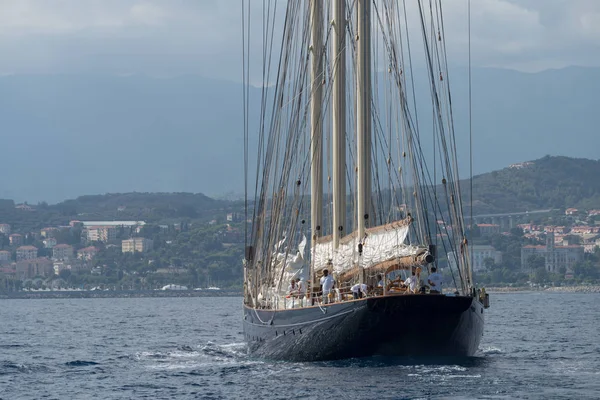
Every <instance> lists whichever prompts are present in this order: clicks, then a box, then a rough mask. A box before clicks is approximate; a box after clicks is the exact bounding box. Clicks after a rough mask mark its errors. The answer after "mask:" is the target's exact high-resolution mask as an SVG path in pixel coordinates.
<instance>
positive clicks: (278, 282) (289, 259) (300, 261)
mask: <svg viewBox="0 0 600 400" xmlns="http://www.w3.org/2000/svg"><path fill="white" fill-rule="evenodd" d="M285 240H286V238H283V239H282V240H281V241H280V242H279V243H278V244H277V245H276V246H275V253H274V257H273V261H272V263H273V269H272V270H273V272H274V274H276V275H275V276H274V282H275V287H276V288H279V294H286V292H287V287H288V284H289V283H290V281H291V279H292V278H294V279H295V278H300V279H301V280H303V281H305V280H306V278H307V277H306V276H305V275H306V273H305V270H304V249H305V248H306V236H304V235H302V241H301V242H300V244H299V245H298V251H297V252H296V254H286V253H285V252H281V249H280V248H281V246H282V245H283V243H285ZM282 269H283V273H282Z"/></svg>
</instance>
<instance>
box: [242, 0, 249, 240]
mask: <svg viewBox="0 0 600 400" xmlns="http://www.w3.org/2000/svg"><path fill="white" fill-rule="evenodd" d="M245 5H246V2H245V0H242V81H243V85H242V108H243V115H244V117H243V118H244V122H243V124H244V249H245V248H246V247H247V246H248V106H247V97H246V91H247V90H248V88H247V86H246V85H247V83H248V81H247V79H246V29H245V27H246V26H245ZM248 30H249V29H248ZM248 36H249V34H248ZM249 41H250V40H249V39H248V42H249Z"/></svg>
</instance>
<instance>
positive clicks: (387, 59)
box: [243, 0, 489, 361]
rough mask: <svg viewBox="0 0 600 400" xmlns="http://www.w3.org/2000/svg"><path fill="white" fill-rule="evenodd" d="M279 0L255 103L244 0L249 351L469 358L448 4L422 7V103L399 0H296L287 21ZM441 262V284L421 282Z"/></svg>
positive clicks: (481, 295)
mask: <svg viewBox="0 0 600 400" xmlns="http://www.w3.org/2000/svg"><path fill="white" fill-rule="evenodd" d="M274 3H276V2H269V1H266V2H263V5H262V11H261V14H262V17H263V26H261V30H260V31H261V32H262V33H261V34H262V46H263V49H262V54H259V55H258V56H259V57H260V59H261V60H262V71H261V73H262V77H263V82H262V85H261V87H260V90H261V101H260V103H259V104H257V103H256V102H251V101H250V95H249V93H250V90H251V87H250V72H249V68H250V65H254V64H252V63H251V62H250V57H251V54H252V55H257V54H256V51H254V52H251V51H250V47H251V42H250V41H251V39H250V36H251V35H250V32H251V31H252V30H251V28H250V25H251V24H250V22H251V21H252V18H250V11H251V9H250V6H249V4H248V3H244V4H243V21H244V24H243V30H244V55H243V56H244V57H243V58H244V80H245V90H244V120H245V129H244V144H245V146H244V147H245V161H246V182H247V187H255V188H256V190H255V193H253V194H252V195H250V194H249V193H248V189H247V190H246V199H247V202H246V204H247V208H246V214H247V221H252V223H251V224H248V228H247V235H246V240H247V246H246V254H245V258H244V304H243V311H244V313H243V324H244V334H245V337H246V340H247V342H248V348H249V351H250V353H251V354H252V355H255V356H258V357H264V358H269V359H277V360H294V361H319V360H334V359H344V358H351V357H365V356H372V355H390V356H472V355H473V354H474V353H475V352H476V351H477V349H478V346H479V342H480V339H481V337H482V334H483V327H484V309H485V308H486V306H487V305H488V301H489V300H488V299H489V298H488V295H487V294H485V291H484V290H481V289H478V288H477V287H476V285H475V283H474V282H473V276H472V271H471V264H470V249H469V243H468V240H467V234H468V231H467V226H466V225H465V223H464V216H463V200H462V197H461V191H460V182H459V177H458V172H457V170H458V157H457V154H456V140H455V132H454V127H453V116H452V108H451V103H450V85H449V79H448V71H447V63H446V50H445V38H444V29H443V18H442V16H443V13H442V4H441V1H440V0H436V1H430V2H429V4H427V6H424V5H423V2H422V1H420V0H419V1H417V2H415V4H414V5H415V7H416V8H417V10H416V11H417V13H418V14H417V15H418V16H419V18H418V25H419V26H420V29H419V30H420V33H421V38H420V40H421V44H422V48H423V54H422V55H421V58H423V57H424V59H425V66H426V69H427V71H426V74H427V80H428V82H429V90H428V92H429V93H428V94H429V95H430V96H431V108H430V110H429V112H421V111H419V107H418V104H417V101H416V96H415V90H416V89H415V84H414V74H413V64H414V63H416V61H415V60H416V59H417V55H416V53H415V52H414V50H415V48H416V45H415V44H414V43H412V47H411V41H412V40H413V38H412V37H411V34H412V35H413V36H414V32H413V31H410V30H409V29H408V27H407V25H408V21H409V16H408V14H407V9H406V6H405V5H404V3H403V2H400V1H389V0H354V1H352V2H349V3H348V4H347V2H346V1H345V0H332V1H331V2H325V1H319V0H311V1H306V0H297V1H293V0H290V1H288V2H287V4H286V9H285V10H284V11H283V14H284V15H282V17H283V18H279V16H280V15H279V14H278V13H279V12H280V11H281V9H277V8H276V6H275V4H274ZM349 4H354V7H349ZM278 21H283V22H282V26H277V22H278ZM276 37H278V38H279V39H280V42H278V43H277V40H276ZM277 52H278V53H277ZM413 53H415V54H413ZM270 60H278V62H271V61H270ZM415 65H416V64H415ZM414 69H415V70H416V67H414ZM254 109H256V110H254ZM255 112H256V115H259V116H260V123H259V127H258V128H257V134H256V139H258V140H256V141H255V140H253V139H254V136H251V132H250V123H249V121H250V120H251V118H250V115H254V113H255ZM424 116H427V118H428V119H429V122H430V124H429V125H428V124H426V123H420V122H419V121H421V119H422V117H424ZM423 119H425V118H423ZM252 135H254V133H252ZM251 138H252V140H251ZM426 138H427V139H426ZM254 142H257V143H258V146H257V149H252V148H250V143H254ZM253 154H257V165H256V169H252V168H251V167H250V165H249V160H250V158H251V155H253ZM250 173H252V175H255V179H254V182H251V183H250V184H248V182H249V176H250ZM450 257H451V258H452V260H449V259H448V258H450ZM434 268H437V269H441V270H442V272H443V275H444V277H445V278H444V279H445V283H444V286H443V288H438V287H434V286H433V285H434V283H432V281H431V279H428V277H429V274H430V273H433V272H434V271H435V270H434ZM434 280H435V279H434ZM409 282H410V284H409ZM332 283H333V287H330V286H331V284H332ZM353 288H354V292H353ZM356 288H360V289H356ZM365 288H366V289H365Z"/></svg>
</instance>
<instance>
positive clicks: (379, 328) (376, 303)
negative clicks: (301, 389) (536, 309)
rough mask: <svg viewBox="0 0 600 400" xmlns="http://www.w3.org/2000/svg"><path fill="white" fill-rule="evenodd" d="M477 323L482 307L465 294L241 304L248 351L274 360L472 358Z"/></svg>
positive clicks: (478, 330)
mask: <svg viewBox="0 0 600 400" xmlns="http://www.w3.org/2000/svg"><path fill="white" fill-rule="evenodd" d="M483 323H484V314H483V305H482V304H481V303H479V301H477V300H476V299H474V298H472V297H466V296H456V297H451V296H442V295H430V294H414V295H389V296H380V297H369V298H366V299H361V300H354V301H347V302H342V303H334V304H330V305H326V306H323V307H319V306H315V307H305V308H297V309H290V310H278V311H274V310H259V309H253V308H250V307H246V306H244V334H245V337H246V340H247V341H248V344H249V349H250V353H251V354H252V355H254V356H258V357H261V358H268V359H274V360H290V361H321V360H337V359H343V358H352V357H367V356H372V355H387V356H418V357H420V356H436V357H437V356H472V355H474V354H475V352H476V351H477V349H478V347H479V342H480V340H481V336H482V335H483Z"/></svg>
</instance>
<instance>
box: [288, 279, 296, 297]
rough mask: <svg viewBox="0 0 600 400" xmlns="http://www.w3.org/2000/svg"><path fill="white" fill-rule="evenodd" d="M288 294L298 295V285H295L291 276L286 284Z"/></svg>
mask: <svg viewBox="0 0 600 400" xmlns="http://www.w3.org/2000/svg"><path fill="white" fill-rule="evenodd" d="M288 294H289V295H290V296H297V295H298V286H297V285H296V280H295V279H293V278H292V280H291V281H290V284H289V285H288Z"/></svg>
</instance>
